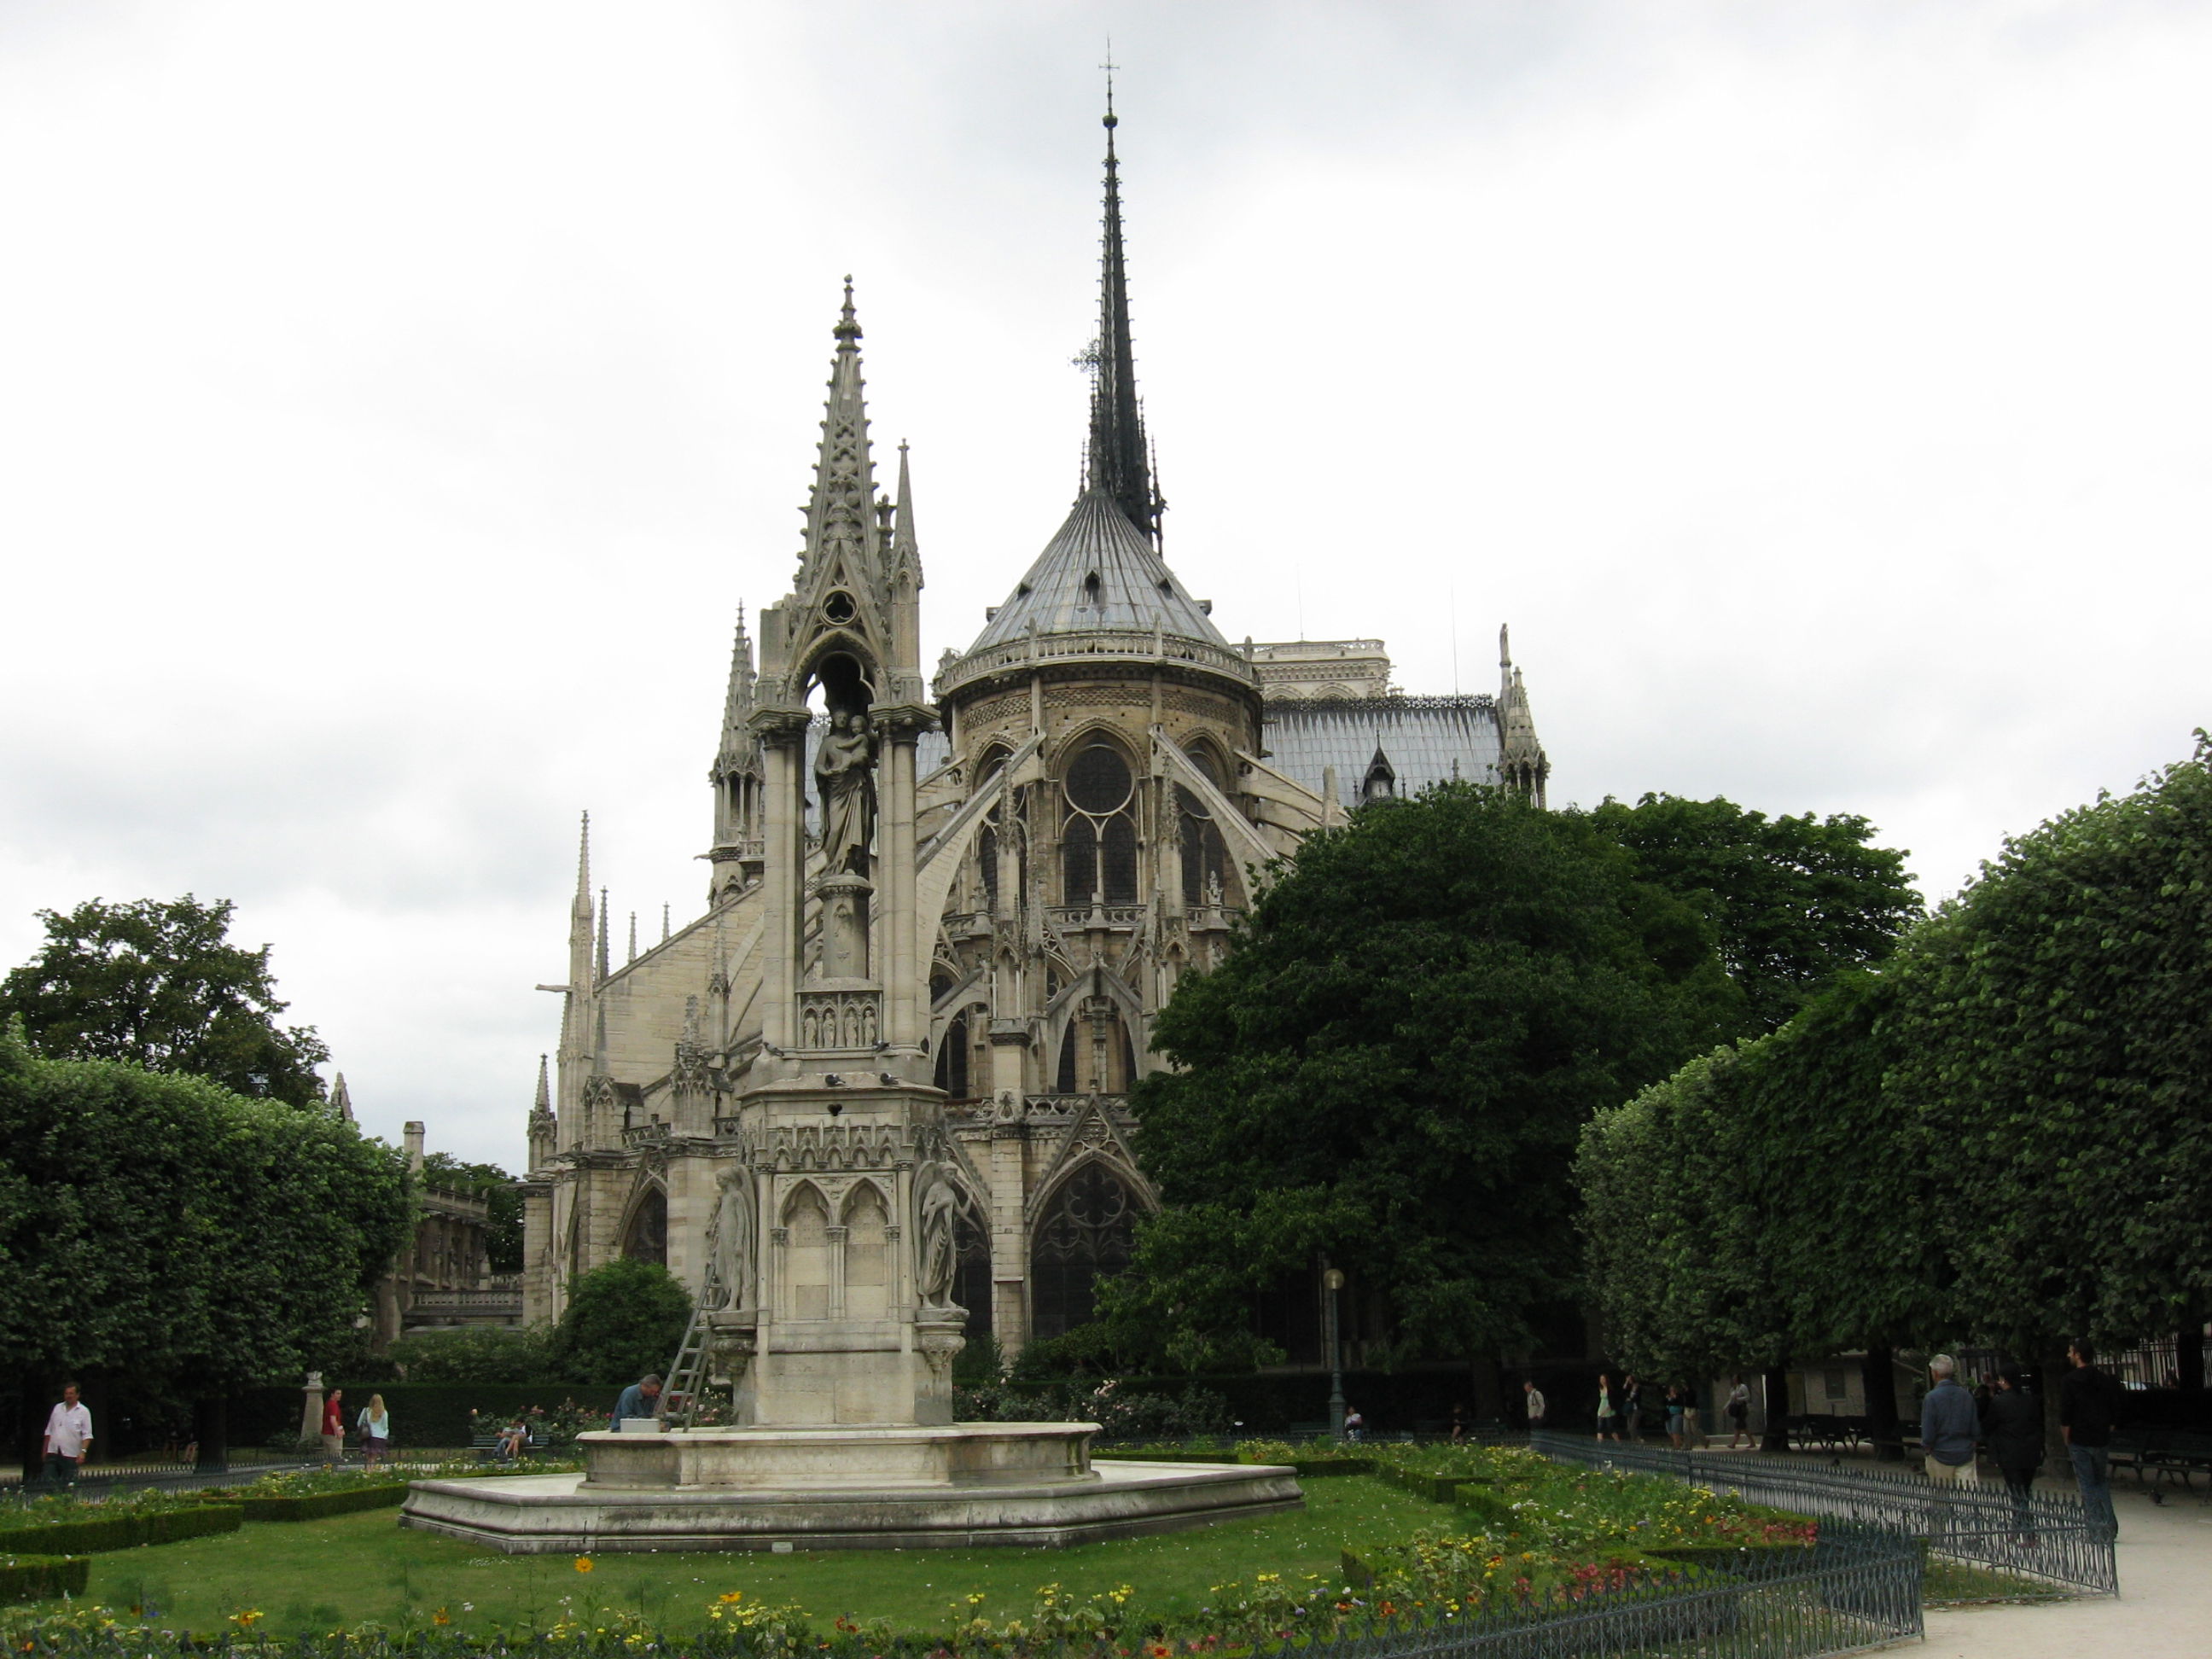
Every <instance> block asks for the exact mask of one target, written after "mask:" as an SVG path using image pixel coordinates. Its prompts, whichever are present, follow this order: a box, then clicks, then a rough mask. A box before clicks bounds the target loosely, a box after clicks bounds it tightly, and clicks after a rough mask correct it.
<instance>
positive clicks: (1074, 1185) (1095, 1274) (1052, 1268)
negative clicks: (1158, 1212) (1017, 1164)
mask: <svg viewBox="0 0 2212 1659" xmlns="http://www.w3.org/2000/svg"><path fill="white" fill-rule="evenodd" d="M1137 1215H1138V1209H1137V1201H1136V1197H1135V1195H1134V1194H1133V1193H1131V1192H1130V1190H1129V1188H1128V1187H1127V1185H1126V1184H1124V1183H1123V1182H1122V1181H1121V1178H1120V1177H1119V1176H1115V1173H1114V1172H1113V1171H1112V1170H1109V1168H1107V1167H1106V1165H1105V1164H1103V1163H1100V1162H1099V1161H1097V1159H1095V1158H1094V1159H1093V1160H1092V1161H1091V1162H1090V1163H1088V1164H1085V1165H1084V1166H1083V1167H1082V1168H1081V1169H1079V1170H1077V1171H1076V1172H1075V1173H1074V1174H1073V1175H1072V1176H1069V1177H1068V1178H1067V1179H1066V1181H1064V1182H1061V1183H1060V1186H1059V1188H1057V1189H1055V1190H1054V1193H1053V1195H1052V1198H1051V1200H1050V1201H1049V1202H1048V1203H1047V1204H1046V1206H1045V1209H1044V1214H1043V1216H1042V1218H1039V1220H1038V1222H1037V1229H1036V1237H1034V1238H1033V1239H1032V1240H1031V1242H1030V1290H1031V1303H1030V1330H1031V1332H1032V1333H1033V1334H1036V1335H1037V1336H1059V1335H1061V1334H1064V1333H1066V1331H1068V1330H1070V1329H1072V1328H1074V1327H1075V1326H1078V1325H1080V1324H1083V1323H1084V1322H1085V1321H1087V1320H1089V1319H1090V1318H1091V1316H1092V1315H1093V1314H1094V1313H1095V1312H1096V1311H1097V1306H1098V1296H1097V1287H1098V1280H1099V1279H1102V1278H1110V1277H1111V1276H1112V1275H1113V1274H1115V1273H1120V1272H1121V1270H1122V1269H1123V1268H1124V1267H1127V1266H1128V1265H1129V1254H1130V1248H1131V1246H1132V1244H1133V1243H1134V1241H1135V1237H1136V1231H1137Z"/></svg>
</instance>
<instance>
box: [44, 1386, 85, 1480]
mask: <svg viewBox="0 0 2212 1659" xmlns="http://www.w3.org/2000/svg"><path fill="white" fill-rule="evenodd" d="M41 1449H42V1450H43V1451H44V1453H45V1455H46V1480H47V1481H48V1482H49V1483H50V1484H52V1485H53V1486H75V1485H76V1474H77V1471H78V1470H79V1469H81V1468H83V1467H84V1455H85V1453H86V1452H88V1451H89V1450H90V1449H92V1408H91V1407H88V1406H87V1405H86V1404H85V1403H84V1402H83V1401H81V1400H79V1399H78V1398H77V1397H76V1383H64V1385H63V1387H62V1397H61V1401H60V1402H59V1403H58V1404H57V1405H56V1406H55V1407H54V1408H53V1410H52V1411H51V1412H49V1413H46V1439H45V1441H44V1442H43V1443H42V1445H41Z"/></svg>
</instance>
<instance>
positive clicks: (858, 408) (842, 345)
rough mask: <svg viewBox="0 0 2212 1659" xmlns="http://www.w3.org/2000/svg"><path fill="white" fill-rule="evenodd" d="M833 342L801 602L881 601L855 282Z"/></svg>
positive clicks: (848, 285) (848, 286) (848, 282)
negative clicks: (838, 597)
mask: <svg viewBox="0 0 2212 1659" xmlns="http://www.w3.org/2000/svg"><path fill="white" fill-rule="evenodd" d="M829 332H830V333H831V335H832V336H834V337H836V342H837V349H836V351H835V352H834V353H832V354H831V356H830V360H829V399H828V401H827V403H826V404H825V405H824V406H823V411H822V449H821V453H820V454H819V455H818V456H817V458H816V460H815V465H814V488H813V489H812V490H811V492H810V493H809V495H808V497H807V502H806V507H805V513H806V546H805V551H804V552H802V553H801V554H800V555H799V587H798V591H799V597H800V598H801V599H810V598H813V597H817V596H816V595H815V594H814V593H812V592H810V591H809V590H810V589H812V588H818V587H820V586H823V585H824V584H827V585H829V586H848V587H855V588H858V589H860V590H861V592H863V593H864V594H866V596H868V597H872V598H875V599H878V601H880V600H881V599H884V597H887V596H885V595H884V594H883V593H882V592H881V581H882V572H881V570H880V568H878V561H877V559H876V557H875V551H876V547H877V534H876V511H875V500H876V485H875V467H874V464H873V462H872V460H871V459H870V457H869V453H868V407H867V393H866V382H865V381H863V380H862V379H861V378H860V319H859V317H858V316H857V315H856V314H855V313H854V310H853V279H852V278H851V277H850V276H848V277H847V278H846V279H845V303H844V306H843V307H842V309H841V310H840V311H839V312H838V313H837V325H836V327H835V328H833V329H831V330H830V331H829Z"/></svg>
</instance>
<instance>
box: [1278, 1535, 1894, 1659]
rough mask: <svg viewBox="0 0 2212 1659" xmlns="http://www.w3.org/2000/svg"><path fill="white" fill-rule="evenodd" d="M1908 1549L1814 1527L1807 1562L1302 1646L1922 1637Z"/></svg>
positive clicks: (1757, 1646)
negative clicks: (1817, 1535) (1817, 1534)
mask: <svg viewBox="0 0 2212 1659" xmlns="http://www.w3.org/2000/svg"><path fill="white" fill-rule="evenodd" d="M1921 1569H1922V1561H1921V1554H1920V1550H1919V1548H1918V1547H1917V1545H1915V1544H1913V1543H1911V1542H1910V1541H1906V1540H1904V1539H1900V1538H1898V1537H1896V1536H1895V1535H1893V1534H1887V1533H1883V1532H1880V1531H1877V1530H1875V1529H1871V1528H1850V1527H1838V1528H1824V1529H1823V1535H1822V1537H1821V1539H1820V1542H1819V1543H1818V1544H1817V1545H1815V1546H1814V1549H1813V1551H1812V1552H1811V1554H1810V1557H1809V1559H1807V1558H1806V1557H1804V1556H1802V1554H1801V1555H1800V1556H1799V1559H1796V1561H1794V1562H1790V1561H1780V1560H1772V1559H1759V1558H1753V1563H1752V1564H1751V1565H1746V1566H1744V1567H1743V1568H1741V1569H1740V1570H1737V1571H1730V1572H1727V1573H1724V1574H1717V1573H1711V1572H1708V1573H1705V1574H1702V1575H1699V1576H1696V1577H1692V1576H1689V1575H1681V1576H1679V1577H1670V1578H1668V1579H1663V1580H1659V1581H1656V1582H1646V1583H1636V1584H1630V1585H1627V1586H1625V1587H1623V1588H1620V1589H1603V1590H1595V1591H1591V1592H1588V1593H1585V1594H1583V1595H1574V1596H1561V1597H1559V1598H1557V1599H1555V1600H1553V1601H1549V1602H1547V1603H1545V1604H1542V1605H1540V1606H1535V1607H1505V1608H1498V1609H1494V1610H1486V1611H1485V1612H1483V1613H1478V1614H1475V1615H1473V1616H1470V1617H1466V1618H1462V1619H1458V1620H1440V1621H1438V1622H1436V1623H1433V1624H1430V1625H1426V1626H1412V1627H1408V1626H1397V1627H1385V1628H1382V1629H1378V1630H1376V1631H1375V1632H1370V1633H1367V1634H1360V1635H1354V1634H1346V1635H1342V1636H1340V1637H1338V1638H1335V1639H1334V1640H1330V1639H1327V1638H1324V1639H1322V1640H1321V1641H1317V1642H1316V1643H1314V1644H1313V1645H1312V1647H1311V1648H1310V1649H1309V1651H1310V1652H1315V1653H1320V1652H1324V1651H1325V1652H1327V1653H1328V1655H1329V1656H1331V1659H1462V1656H1468V1659H1474V1656H1480V1659H1597V1656H1604V1655H1630V1654H1633V1655H1638V1656H1641V1659H1666V1656H1669V1655H1685V1656H1686V1655H1692V1654H1694V1655H1697V1656H1699V1659H1814V1656H1816V1655H1828V1654H1844V1653H1857V1652H1860V1651H1862V1650H1865V1649H1868V1648H1876V1647H1885V1646H1887V1645H1888V1644H1891V1643H1893V1642H1899V1641H1903V1640H1905V1639H1907V1638H1912V1637H1917V1636H1919V1635H1921V1634H1923V1629H1922V1624H1921V1610H1920V1577H1921Z"/></svg>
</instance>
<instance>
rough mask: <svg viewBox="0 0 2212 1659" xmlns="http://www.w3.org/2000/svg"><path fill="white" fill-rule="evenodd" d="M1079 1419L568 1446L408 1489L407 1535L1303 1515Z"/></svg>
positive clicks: (963, 1542) (807, 1535) (1222, 1473)
mask: <svg viewBox="0 0 2212 1659" xmlns="http://www.w3.org/2000/svg"><path fill="white" fill-rule="evenodd" d="M1095 1433H1097V1425H1095V1424H1091V1423H954V1424H945V1425H936V1426H927V1425H902V1426H898V1427H892V1428H852V1427H848V1428H823V1429H805V1428H773V1429H683V1430H674V1431H669V1432H666V1433H661V1434H586V1435H583V1436H581V1437H580V1444H581V1445H582V1447H583V1449H584V1459H585V1464H586V1473H585V1474H581V1475H577V1474H547V1475H501V1476H495V1477H493V1478H489V1479H486V1480H418V1481H416V1482H415V1483H414V1485H413V1486H412V1488H411V1489H410V1492H408V1495H407V1502H406V1505H405V1507H404V1509H403V1510H401V1512H400V1521H401V1523H402V1524H403V1525H405V1526H409V1527H417V1528H422V1529H423V1530H425V1531H429V1532H439V1533H444V1534H447V1535H448V1536H450V1537H455V1538H465V1539H469V1540H471V1541H475V1542H477V1543H481V1544H485V1545H489V1547H492V1548H494V1549H497V1550H501V1551H504V1552H506V1553H509V1554H579V1555H589V1554H594V1553H602V1552H606V1551H616V1552H623V1551H647V1550H660V1551H679V1550H772V1549H775V1548H778V1547H781V1548H786V1549H801V1550H817V1549H918V1548H930V1547H945V1548H965V1547H973V1546H975V1545H981V1544H1014V1545H1022V1546H1026V1547H1030V1548H1033V1549H1034V1548H1054V1547H1060V1546H1064V1545H1068V1544H1079V1543H1089V1542H1092V1541H1096V1540H1099V1539H1104V1538H1127V1537H1134V1536H1137V1535H1139V1534H1146V1533H1155V1532H1170V1531H1175V1530H1177V1529H1180V1528H1185V1527H1196V1526H1204V1525H1206V1524H1209V1523H1211V1522H1216V1521H1225V1520H1235V1519H1240V1518H1242V1517H1244V1516H1258V1515H1268V1514H1273V1513H1275V1512H1277V1511H1279V1510H1294V1509H1300V1508H1303V1507H1304V1503H1305V1499H1304V1496H1303V1495H1302V1494H1301V1493H1300V1492H1299V1490H1298V1485H1297V1478H1296V1476H1295V1474H1294V1472H1293V1471H1291V1470H1290V1469H1287V1468H1273V1467H1262V1466H1258V1465H1240V1464H1223V1465H1218V1466H1206V1465H1193V1464H1174V1463H1137V1462H1115V1463H1112V1464H1109V1465H1107V1466H1105V1467H1103V1468H1093V1467H1091V1460H1090V1440H1091V1436H1092V1435H1093V1434H1095Z"/></svg>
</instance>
